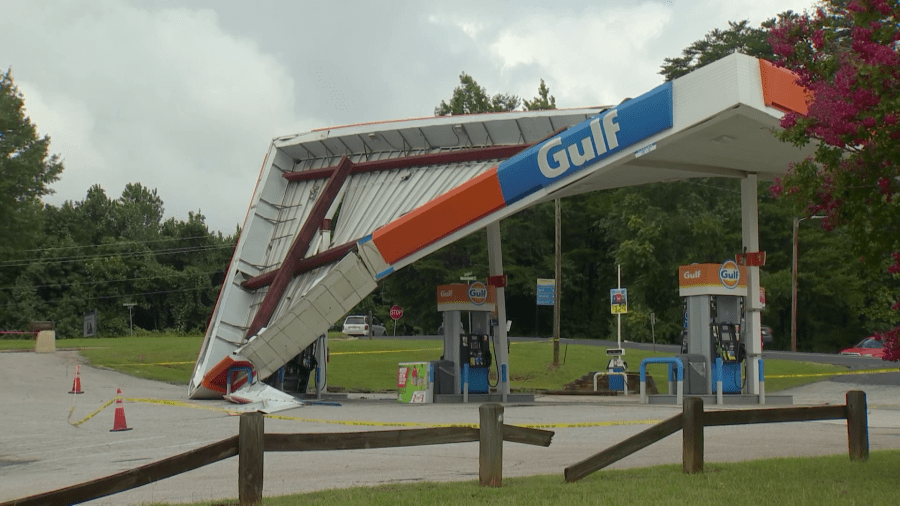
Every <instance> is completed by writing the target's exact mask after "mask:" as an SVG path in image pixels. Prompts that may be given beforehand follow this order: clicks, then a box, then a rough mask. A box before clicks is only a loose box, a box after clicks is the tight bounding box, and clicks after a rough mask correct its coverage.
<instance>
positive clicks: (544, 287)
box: [537, 280, 556, 306]
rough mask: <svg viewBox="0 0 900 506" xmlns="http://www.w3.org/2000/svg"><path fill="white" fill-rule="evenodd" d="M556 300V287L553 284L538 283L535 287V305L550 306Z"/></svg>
mask: <svg viewBox="0 0 900 506" xmlns="http://www.w3.org/2000/svg"><path fill="white" fill-rule="evenodd" d="M547 281H553V280H547ZM555 298H556V285H555V284H554V283H540V281H539V282H538V285H537V305H538V306H552V305H553V303H554V299H555Z"/></svg>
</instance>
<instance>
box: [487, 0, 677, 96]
mask: <svg viewBox="0 0 900 506" xmlns="http://www.w3.org/2000/svg"><path fill="white" fill-rule="evenodd" d="M547 14H548V13H537V14H534V15H531V16H527V17H524V18H522V19H519V20H517V21H516V22H514V23H513V24H511V25H510V26H507V27H505V28H504V29H503V30H501V31H500V32H499V34H498V36H497V38H496V39H495V40H494V41H493V43H492V44H491V45H490V49H491V51H492V53H493V54H494V55H495V57H496V60H497V63H498V66H499V67H500V68H501V69H502V71H509V70H511V69H513V68H515V67H516V66H518V65H531V64H536V65H538V66H539V67H540V68H541V69H545V71H546V73H547V75H548V77H549V78H550V79H552V81H551V82H552V83H553V85H552V88H551V91H552V92H553V93H554V94H555V95H556V96H557V97H565V101H566V102H567V103H568V104H569V105H573V106H574V105H597V104H614V103H617V102H619V101H620V100H622V99H623V98H624V96H623V95H622V93H623V92H622V91H621V90H623V89H632V90H638V93H640V92H642V91H645V90H646V89H649V88H650V87H652V86H653V83H652V82H647V81H661V79H660V78H658V77H657V78H653V76H652V72H648V71H647V69H646V68H644V67H642V66H641V65H640V64H641V62H645V61H649V54H648V48H651V47H654V46H655V45H656V44H657V43H658V40H657V38H658V34H659V33H660V31H661V30H662V28H663V27H664V26H665V25H666V24H667V23H668V22H669V21H670V20H671V18H672V12H671V9H670V8H667V7H664V6H662V5H658V4H635V5H633V6H630V7H615V8H606V9H604V10H603V11H600V10H597V9H595V8H588V9H585V10H584V11H583V12H580V13H572V14H570V15H563V16H560V15H557V16H555V17H551V16H548V15H547ZM532 84H533V85H534V86H533V89H531V88H532ZM528 86H529V91H528V92H522V93H523V94H524V96H527V97H530V96H531V95H533V94H534V90H536V89H537V83H529V84H528ZM529 93H530V94H529ZM560 105H562V104H560Z"/></svg>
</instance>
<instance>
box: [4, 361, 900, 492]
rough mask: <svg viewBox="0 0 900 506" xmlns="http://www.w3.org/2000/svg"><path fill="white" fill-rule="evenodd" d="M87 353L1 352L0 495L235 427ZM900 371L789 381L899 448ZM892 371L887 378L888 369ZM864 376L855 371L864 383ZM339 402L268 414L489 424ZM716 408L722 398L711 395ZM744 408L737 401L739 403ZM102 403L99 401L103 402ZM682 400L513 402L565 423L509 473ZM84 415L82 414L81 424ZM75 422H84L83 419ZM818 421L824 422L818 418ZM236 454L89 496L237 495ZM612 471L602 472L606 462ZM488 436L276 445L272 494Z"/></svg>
mask: <svg viewBox="0 0 900 506" xmlns="http://www.w3.org/2000/svg"><path fill="white" fill-rule="evenodd" d="M81 361H82V359H81V357H80V356H79V355H78V354H77V353H76V352H66V351H57V352H55V353H47V354H37V353H31V352H17V353H0V366H2V367H3V371H4V374H3V378H4V380H3V385H2V388H0V403H2V406H3V408H2V410H0V427H3V428H4V430H3V433H2V435H0V443H2V444H0V501H6V500H11V499H15V498H20V497H24V496H28V495H31V494H36V493H40V492H46V491H50V490H54V489H57V488H61V487H65V486H69V485H73V484H77V483H81V482H84V481H88V480H91V479H94V478H99V477H102V476H107V475H110V474H114V473H118V472H121V471H125V470H128V469H132V468H135V467H138V466H141V465H144V464H147V463H150V462H155V461H157V460H161V459H163V458H166V457H170V456H172V455H176V454H179V453H182V452H185V451H188V450H191V449H194V448H198V447H200V446H204V445H207V444H210V443H213V442H215V441H219V440H221V439H224V438H226V437H230V436H232V435H235V434H237V432H238V418H237V417H235V416H232V415H230V414H229V413H228V412H227V409H228V408H229V407H230V406H231V405H230V404H228V403H226V402H224V401H191V400H188V399H187V388H186V387H184V386H176V385H170V384H166V383H160V382H155V381H149V380H142V379H137V378H134V377H130V376H126V375H123V374H120V373H117V372H113V371H108V370H103V369H96V368H92V367H86V366H82V367H81V386H82V390H83V391H84V394H81V395H73V394H69V393H68V392H69V390H71V387H72V380H73V377H74V370H75V365H76V364H78V363H80V362H81ZM897 375H898V374H897V373H891V374H885V375H865V376H859V377H853V376H847V377H841V378H838V380H839V381H825V382H820V383H816V384H812V385H807V386H804V387H801V388H797V389H793V390H790V391H787V392H783V393H786V394H790V395H793V396H794V404H795V405H814V404H823V403H830V404H843V403H844V394H845V392H846V391H848V390H855V389H861V390H864V391H865V392H866V393H867V398H868V405H869V408H870V412H869V425H870V430H869V438H870V448H871V449H872V450H879V449H898V448H900V395H897V391H898V389H897V379H896V376H897ZM879 378H883V380H881V379H879ZM854 380H856V382H853V381H854ZM117 388H121V389H122V393H123V396H124V397H125V404H124V412H125V415H126V419H127V424H128V426H129V427H130V428H132V430H130V431H127V432H110V429H112V428H113V419H114V406H115V404H113V405H111V406H109V407H106V408H104V409H100V408H101V407H103V406H104V405H105V404H106V403H108V402H109V401H111V400H114V399H115V396H116V389H117ZM338 403H339V404H340V405H339V406H334V405H324V404H318V405H317V404H311V405H307V406H305V407H303V408H300V409H294V410H290V411H284V412H280V413H277V414H276V415H275V416H271V417H268V418H267V419H266V420H265V424H266V431H267V432H283V433H299V432H307V433H315V432H355V431H368V430H381V429H384V430H388V429H391V430H395V429H402V428H415V427H423V426H434V425H440V424H448V423H451V424H457V423H458V424H477V423H478V405H477V404H465V405H448V404H430V405H409V404H400V403H398V402H397V401H396V397H395V396H393V395H390V394H358V395H353V396H351V397H350V398H348V399H346V400H340V401H338ZM707 409H717V408H716V407H715V406H707ZM729 409H739V408H729ZM98 410H99V412H98ZM680 411H681V408H680V407H678V406H659V405H640V404H638V402H637V396H629V397H627V398H625V397H616V398H610V397H600V398H598V397H584V396H579V397H568V396H538V397H537V398H536V400H535V402H534V403H527V404H507V405H506V406H505V421H506V423H509V424H513V425H528V426H539V427H544V428H547V429H549V430H553V431H555V433H556V435H555V436H554V438H553V443H552V444H551V446H550V447H549V448H539V447H532V446H525V445H518V444H514V443H506V444H505V445H504V466H503V473H504V476H509V477H512V476H528V475H535V474H558V475H559V476H560V480H562V471H563V469H564V468H565V467H566V466H569V465H571V464H574V463H575V462H578V461H580V460H582V459H584V458H586V457H588V456H590V455H592V454H594V453H597V452H599V451H601V450H603V449H605V448H607V447H609V446H611V445H613V444H615V443H617V442H619V441H621V440H623V439H625V438H627V437H629V436H631V435H634V434H636V433H638V432H640V431H642V430H644V429H645V428H647V427H648V426H649V424H650V423H653V422H655V421H659V420H662V419H665V418H668V417H670V416H673V415H675V414H677V413H679V412H680ZM79 422H80V423H79ZM73 424H77V425H73ZM812 424H815V425H814V426H813V425H812ZM846 452H847V429H846V425H845V424H844V423H841V422H839V421H834V422H803V423H783V424H772V425H769V424H760V425H749V426H742V427H715V428H709V429H707V436H706V445H705V454H706V460H707V461H708V462H716V461H737V460H746V459H760V458H769V457H790V456H803V455H828V454H846ZM680 460H681V438H680V437H678V436H677V435H674V436H671V437H669V438H667V439H665V440H663V441H661V442H659V443H657V444H655V445H653V446H651V447H649V448H646V449H644V450H642V451H640V452H638V453H636V454H634V455H632V456H630V457H628V458H626V459H624V460H622V461H620V462H618V463H617V464H615V465H614V466H613V467H618V468H623V467H644V466H652V465H657V464H663V463H678V462H680ZM237 465H238V461H237V459H236V458H231V459H228V460H225V461H222V462H219V463H217V464H213V465H211V466H207V467H204V468H201V469H198V470H195V471H191V472H188V473H185V474H182V475H179V476H176V477H174V478H170V479H167V480H163V481H160V482H157V483H154V484H151V485H147V486H144V487H141V488H138V489H135V490H132V491H129V492H125V493H121V494H117V495H113V496H109V497H106V498H103V499H99V500H97V501H93V502H91V503H88V504H140V503H142V502H151V501H154V502H187V501H197V500H206V499H225V498H233V497H237V495H238V491H237ZM601 472H602V471H601ZM477 476H478V444H477V443H463V444H453V445H440V446H426V447H411V448H396V449H379V450H354V451H344V452H339V451H335V452H309V453H269V454H267V455H266V457H265V490H264V494H265V495H266V496H272V495H280V494H287V493H293V492H303V491H312V490H322V489H329V488H342V487H351V486H364V485H376V484H385V483H404V482H412V481H451V480H474V479H476V478H477Z"/></svg>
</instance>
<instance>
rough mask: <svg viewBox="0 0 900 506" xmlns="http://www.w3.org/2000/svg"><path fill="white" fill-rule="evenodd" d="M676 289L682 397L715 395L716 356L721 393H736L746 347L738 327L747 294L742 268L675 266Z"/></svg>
mask: <svg viewBox="0 0 900 506" xmlns="http://www.w3.org/2000/svg"><path fill="white" fill-rule="evenodd" d="M678 278H679V279H678V291H679V295H681V296H682V297H684V332H683V339H682V354H681V355H680V358H681V359H682V363H683V364H684V367H685V371H684V373H685V378H684V382H685V384H684V392H685V393H686V394H712V393H716V382H717V381H718V377H717V374H718V373H717V368H716V358H717V357H721V358H722V362H723V365H722V392H723V393H729V394H739V393H741V391H742V387H743V381H742V379H741V377H742V374H741V372H742V364H743V362H744V356H745V355H746V353H745V352H744V345H743V343H742V342H741V337H742V336H741V332H740V328H741V327H740V325H739V324H738V323H736V322H740V321H742V320H741V318H742V317H743V314H744V307H743V299H744V298H745V297H746V296H747V284H746V279H747V273H746V268H745V267H743V266H738V265H737V264H735V262H734V261H731V260H727V261H725V262H723V263H722V264H692V265H684V266H681V267H679V268H678Z"/></svg>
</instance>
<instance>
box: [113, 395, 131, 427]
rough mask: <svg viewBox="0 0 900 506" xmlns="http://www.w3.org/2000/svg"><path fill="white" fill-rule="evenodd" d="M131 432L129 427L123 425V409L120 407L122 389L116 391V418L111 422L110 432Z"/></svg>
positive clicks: (125, 424)
mask: <svg viewBox="0 0 900 506" xmlns="http://www.w3.org/2000/svg"><path fill="white" fill-rule="evenodd" d="M125 430H131V427H129V426H128V424H127V423H125V407H124V406H123V405H122V389H121V388H117V389H116V418H115V420H114V421H113V428H112V430H110V432H122V431H125Z"/></svg>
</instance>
